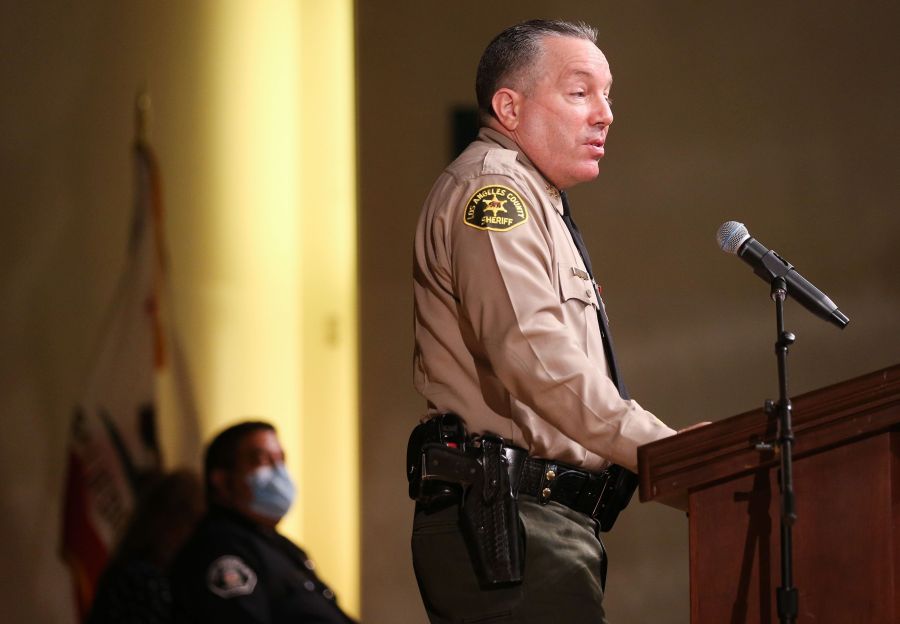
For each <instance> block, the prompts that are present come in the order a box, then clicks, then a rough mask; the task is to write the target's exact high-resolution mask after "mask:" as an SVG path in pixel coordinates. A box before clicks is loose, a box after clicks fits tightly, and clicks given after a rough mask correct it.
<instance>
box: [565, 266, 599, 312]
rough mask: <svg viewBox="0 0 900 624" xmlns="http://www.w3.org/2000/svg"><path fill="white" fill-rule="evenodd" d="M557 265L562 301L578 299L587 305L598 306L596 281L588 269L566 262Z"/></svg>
mask: <svg viewBox="0 0 900 624" xmlns="http://www.w3.org/2000/svg"><path fill="white" fill-rule="evenodd" d="M556 266H557V271H558V273H559V295H560V301H562V302H566V301H569V300H570V299H577V300H578V301H581V302H582V303H583V304H585V305H592V306H594V307H595V308H598V305H597V291H596V290H595V289H594V283H593V281H592V280H591V277H590V276H589V275H588V274H587V271H585V270H584V269H582V268H580V267H575V266H571V265H570V264H567V263H565V262H558V263H557V265H556Z"/></svg>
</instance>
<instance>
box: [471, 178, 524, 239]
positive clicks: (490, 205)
mask: <svg viewBox="0 0 900 624" xmlns="http://www.w3.org/2000/svg"><path fill="white" fill-rule="evenodd" d="M527 220H528V208H526V206H525V202H524V201H522V198H521V197H520V196H519V194H518V193H517V192H515V191H514V190H512V189H511V188H508V187H506V186H501V185H493V186H485V187H483V188H480V189H478V190H477V191H475V194H474V195H472V197H471V198H469V201H468V202H466V211H465V213H464V214H463V222H464V223H465V224H466V225H468V226H470V227H473V228H476V229H479V230H491V231H492V232H506V231H508V230H511V229H513V228H514V227H516V226H517V225H522V224H523V223H525V222H526V221H527Z"/></svg>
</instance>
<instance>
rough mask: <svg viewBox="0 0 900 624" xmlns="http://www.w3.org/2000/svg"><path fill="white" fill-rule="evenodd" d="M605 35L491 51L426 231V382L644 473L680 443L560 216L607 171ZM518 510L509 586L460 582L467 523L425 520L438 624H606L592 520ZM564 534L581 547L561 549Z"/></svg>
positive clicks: (502, 421)
mask: <svg viewBox="0 0 900 624" xmlns="http://www.w3.org/2000/svg"><path fill="white" fill-rule="evenodd" d="M595 38H596V33H595V31H593V29H592V28H590V27H588V26H585V25H583V24H569V23H565V22H546V21H532V22H526V23H524V24H519V25H517V26H514V27H512V28H510V29H507V30H506V31H504V33H501V34H500V35H499V36H498V37H497V38H496V39H495V40H494V41H493V42H492V43H491V44H490V45H489V46H488V48H487V50H486V51H485V53H484V56H483V57H482V60H481V63H480V65H479V71H478V79H477V83H476V90H477V91H478V96H479V106H480V108H481V116H482V128H481V130H480V132H479V134H478V138H477V139H476V140H475V141H474V142H473V143H472V144H471V145H470V146H469V147H468V148H467V149H466V150H465V151H464V152H463V153H462V155H460V156H459V158H457V159H456V160H455V161H454V162H453V163H452V164H451V165H450V166H449V167H447V169H446V170H445V171H444V172H443V173H442V174H441V175H440V177H439V178H438V180H437V181H436V183H435V184H434V187H433V188H432V190H431V193H430V194H429V196H428V198H427V199H426V201H425V204H424V207H423V210H422V213H421V217H420V220H419V223H418V227H417V230H416V239H415V262H414V281H415V284H414V288H415V342H416V348H415V361H414V369H415V386H416V388H417V390H418V391H419V392H420V393H421V394H422V395H424V397H425V398H426V399H427V401H428V406H429V411H430V412H432V413H442V412H453V413H455V414H458V415H460V416H461V417H462V418H463V419H464V421H465V423H466V425H467V428H468V431H469V433H470V434H476V435H478V434H484V433H493V434H497V435H499V436H502V438H503V439H504V441H505V442H506V443H508V444H511V445H513V446H516V447H521V448H522V449H526V450H527V452H528V454H529V455H531V456H534V457H537V458H545V459H549V460H555V461H557V462H561V463H565V464H568V465H570V466H573V467H577V468H581V469H582V470H585V471H588V472H597V471H601V470H603V469H604V468H606V467H607V466H609V464H610V462H612V463H615V464H619V465H621V466H624V467H626V468H628V469H630V470H632V471H636V470H637V454H636V449H637V447H638V446H640V445H642V444H645V443H647V442H652V441H654V440H658V439H660V438H663V437H666V436H670V435H673V434H674V433H675V432H674V431H673V430H672V429H670V428H669V427H667V426H666V425H665V424H664V423H663V422H661V421H660V420H659V419H657V418H656V417H655V416H654V415H653V414H651V413H650V412H648V411H646V410H645V409H643V408H642V407H641V406H640V405H638V403H637V402H635V401H633V400H626V399H623V398H622V397H621V396H620V394H619V391H618V390H617V388H616V385H615V384H614V383H613V381H612V380H611V379H610V375H609V368H608V366H607V361H606V357H605V354H604V345H603V339H602V337H601V330H600V325H599V322H598V311H599V306H602V305H603V303H602V302H601V301H599V296H598V291H597V289H595V286H594V283H593V281H592V280H591V277H590V275H589V271H588V268H587V267H586V266H585V262H584V261H583V260H582V257H581V256H580V254H579V250H578V248H577V247H576V244H575V242H574V241H573V238H572V235H571V234H570V231H569V229H567V226H566V224H565V222H564V220H563V212H564V205H563V197H562V196H561V192H562V191H564V190H565V189H566V188H569V187H571V186H572V185H574V184H577V183H580V182H586V181H589V180H592V179H594V178H595V177H596V176H597V174H598V172H599V168H598V161H599V160H600V158H601V157H602V156H603V154H604V149H605V148H604V144H605V141H606V136H607V133H608V131H609V126H610V124H611V123H612V120H613V115H612V110H611V108H610V99H609V92H610V87H611V85H612V76H611V74H610V70H609V65H608V63H607V61H606V58H605V57H604V55H603V54H602V52H601V51H600V50H599V49H598V48H597V46H596V44H595ZM518 502H519V509H520V517H521V519H522V523H523V525H524V529H525V535H526V537H525V552H526V561H525V579H524V582H523V583H522V585H520V586H516V587H512V588H507V589H500V590H498V589H490V590H484V589H481V588H479V587H477V583H476V582H475V581H474V580H473V579H472V578H471V574H469V577H470V578H462V577H465V576H466V561H465V559H466V554H465V547H464V545H462V542H461V541H460V538H459V535H458V533H459V531H458V528H457V527H456V526H455V521H456V520H455V514H457V513H458V510H456V509H450V510H443V511H439V512H434V513H428V512H427V510H424V509H422V508H421V507H419V508H417V514H416V521H415V526H414V533H413V555H414V565H415V568H416V575H417V579H418V581H419V586H420V590H421V592H422V596H423V600H424V602H425V605H426V609H427V611H428V614H429V617H430V619H431V621H432V622H463V621H475V618H479V617H490V616H494V617H498V618H499V619H497V620H494V619H491V620H490V621H491V622H494V621H497V622H507V621H509V622H519V621H528V622H566V624H573V623H577V622H582V621H583V622H604V621H605V620H604V615H603V609H602V606H601V602H602V592H603V587H602V585H603V582H602V578H601V577H600V575H599V570H600V567H601V564H600V560H601V559H602V558H603V556H604V554H603V551H602V545H601V544H599V539H598V538H597V536H596V526H595V525H594V523H593V521H592V520H591V518H590V517H588V516H586V515H584V514H578V513H575V512H573V511H572V510H571V509H568V508H566V507H564V506H562V505H558V504H555V503H552V502H551V503H550V504H537V503H535V502H534V501H533V499H529V497H523V496H520V497H519V501H518ZM566 532H572V535H574V536H575V537H573V538H572V540H573V541H571V542H570V543H575V544H577V545H578V546H577V548H575V552H573V551H572V549H571V548H568V547H566V546H565V545H561V544H560V543H559V542H558V541H554V540H555V537H554V536H556V535H561V534H563V533H566ZM542 540H543V542H542ZM451 553H452V554H451ZM460 553H461V554H460ZM455 554H459V558H460V559H461V560H462V563H461V564H460V565H459V567H458V568H457V567H455V563H451V562H450V560H451V559H453V557H454V556H455ZM584 568H588V570H587V572H585V570H584ZM548 575H549V576H548ZM537 578H540V579H541V580H540V583H539V586H540V589H539V588H538V583H536V582H535V580H536V579H537ZM548 579H555V580H552V581H550V582H548ZM561 609H562V610H561ZM478 621H480V620H478Z"/></svg>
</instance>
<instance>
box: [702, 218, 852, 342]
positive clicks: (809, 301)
mask: <svg viewBox="0 0 900 624" xmlns="http://www.w3.org/2000/svg"><path fill="white" fill-rule="evenodd" d="M716 239H717V240H718V242H719V247H721V248H722V251H724V252H727V253H732V254H737V256H738V257H739V258H740V259H741V260H743V261H744V262H746V263H747V264H749V265H750V266H751V267H753V272H754V273H756V274H757V275H758V276H759V277H761V278H762V279H763V280H765V281H766V283H767V284H771V283H772V281H773V280H774V279H775V278H778V277H781V278H783V279H784V281H785V283H786V284H787V294H789V295H790V296H791V297H793V298H794V299H795V300H796V301H797V303H799V304H800V305H802V306H803V307H804V308H806V309H807V310H809V311H810V312H812V313H813V314H815V315H816V316H818V317H819V318H822V319H825V320H826V321H828V322H829V323H833V324H835V325H837V326H838V327H839V328H840V329H844V327H846V326H847V323H849V322H850V319H849V318H847V317H846V316H845V315H844V313H843V312H841V311H840V310H838V307H837V306H836V305H835V303H834V302H833V301H832V300H831V299H829V298H828V297H827V296H826V295H825V293H823V292H822V291H821V290H819V289H818V288H816V287H815V286H813V285H812V284H810V283H809V282H808V281H807V280H806V279H805V278H804V277H803V276H802V275H800V274H799V273H797V271H795V270H794V267H793V265H792V264H791V263H790V262H788V261H787V260H785V259H784V258H782V257H781V256H779V255H778V254H777V253H775V252H774V251H772V250H771V249H766V248H765V247H763V246H762V245H761V244H760V243H759V241H757V240H756V239H755V238H752V237H751V236H750V232H748V231H747V228H746V227H745V226H744V224H743V223H738V222H737V221H726V222H725V223H723V224H722V225H721V226H720V227H719V231H718V232H716Z"/></svg>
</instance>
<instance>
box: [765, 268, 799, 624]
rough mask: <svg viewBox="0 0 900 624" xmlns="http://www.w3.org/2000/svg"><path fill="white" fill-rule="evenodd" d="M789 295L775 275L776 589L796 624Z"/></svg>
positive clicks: (786, 623) (785, 619)
mask: <svg viewBox="0 0 900 624" xmlns="http://www.w3.org/2000/svg"><path fill="white" fill-rule="evenodd" d="M786 295H787V282H786V281H785V279H784V277H782V276H776V277H775V278H774V279H773V280H772V299H773V300H774V301H775V316H776V324H777V327H778V340H777V342H776V343H775V355H776V356H777V358H778V403H773V402H772V401H771V400H768V401H766V413H767V414H769V415H770V416H771V415H774V414H777V416H778V440H777V445H778V447H779V450H780V455H781V472H780V475H779V479H778V484H779V488H780V490H781V586H780V587H779V588H778V590H777V592H776V603H777V605H778V621H779V622H781V624H794V623H795V622H796V621H797V614H798V611H799V595H798V591H797V588H796V587H794V586H793V543H792V540H791V537H792V536H791V528H792V527H793V524H794V522H795V521H796V520H797V510H796V508H795V505H794V475H793V470H792V465H791V461H792V457H791V454H792V449H793V443H794V432H793V430H792V429H791V400H790V399H789V398H788V392H787V354H788V347H789V346H790V345H792V344H794V341H795V340H796V339H797V338H796V336H794V334H792V333H791V332H787V331H785V330H784V299H785V296H786Z"/></svg>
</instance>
